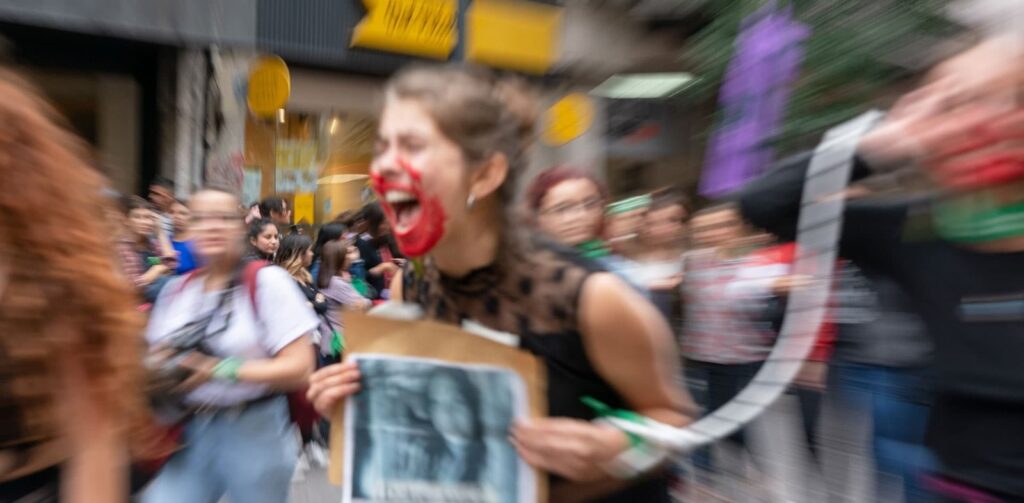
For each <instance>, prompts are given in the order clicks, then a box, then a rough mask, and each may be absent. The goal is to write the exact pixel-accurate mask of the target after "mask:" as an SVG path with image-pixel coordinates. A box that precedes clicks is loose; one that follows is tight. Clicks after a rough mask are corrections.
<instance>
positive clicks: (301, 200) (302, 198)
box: [294, 192, 315, 225]
mask: <svg viewBox="0 0 1024 503" xmlns="http://www.w3.org/2000/svg"><path fill="white" fill-rule="evenodd" d="M314 208H315V207H314V205H313V194H312V193H309V192H303V193H301V194H295V215H294V218H295V223H296V224H310V225H313V218H314V216H313V212H314Z"/></svg>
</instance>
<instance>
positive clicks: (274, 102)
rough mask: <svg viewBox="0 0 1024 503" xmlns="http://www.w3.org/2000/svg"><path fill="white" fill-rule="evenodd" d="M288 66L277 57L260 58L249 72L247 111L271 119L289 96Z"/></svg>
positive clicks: (290, 83)
mask: <svg viewBox="0 0 1024 503" xmlns="http://www.w3.org/2000/svg"><path fill="white" fill-rule="evenodd" d="M291 90H292V81H291V77H290V76H289V74H288V65H286V64H285V62H284V60H283V59H281V58H279V57H277V56H267V57H265V58H261V59H260V60H259V61H258V62H257V63H256V65H255V66H254V67H253V69H252V71H250V72H249V96H248V101H249V109H250V110H252V112H253V113H254V114H256V115H259V116H261V117H273V116H274V113H275V112H277V110H278V109H279V108H283V107H284V105H285V103H287V102H288V96H289V95H290V94H291Z"/></svg>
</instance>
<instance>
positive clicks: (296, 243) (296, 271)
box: [274, 235, 327, 343]
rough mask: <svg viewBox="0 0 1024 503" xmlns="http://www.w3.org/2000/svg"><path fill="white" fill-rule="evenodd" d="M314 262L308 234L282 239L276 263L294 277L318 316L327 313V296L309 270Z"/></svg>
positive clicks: (311, 242) (318, 339)
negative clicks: (321, 291) (317, 285)
mask: <svg viewBox="0 0 1024 503" xmlns="http://www.w3.org/2000/svg"><path fill="white" fill-rule="evenodd" d="M312 263H313V240H311V239H309V237H308V236H300V235H292V236H286V237H285V238H284V239H282V240H281V246H280V248H279V249H278V250H277V253H276V254H275V255H274V264H276V265H279V266H281V267H282V268H284V270H286V271H288V274H290V275H291V277H292V279H294V280H295V283H296V284H297V285H298V286H299V289H300V290H302V293H303V295H304V296H305V297H306V301H307V303H308V304H309V307H310V308H311V309H312V310H313V312H314V313H316V315H317V316H323V315H324V314H326V313H327V298H326V297H324V296H323V294H321V293H320V290H319V289H318V288H317V287H316V283H315V282H314V281H313V276H312V275H311V274H310V272H309V266H310V265H312ZM319 341H320V338H319V337H314V338H313V340H312V341H311V342H316V343H319Z"/></svg>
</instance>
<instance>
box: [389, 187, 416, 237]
mask: <svg viewBox="0 0 1024 503" xmlns="http://www.w3.org/2000/svg"><path fill="white" fill-rule="evenodd" d="M384 201H385V202H387V204H388V206H390V207H391V212H392V214H393V215H394V217H393V220H394V222H393V225H394V231H395V233H396V234H405V233H406V232H408V231H409V230H411V229H412V228H413V227H415V226H416V224H417V223H418V222H419V220H420V216H421V215H422V213H423V211H422V208H421V207H420V200H419V199H418V198H417V197H416V194H414V193H412V192H409V191H404V190H389V191H387V193H386V194H385V195H384Z"/></svg>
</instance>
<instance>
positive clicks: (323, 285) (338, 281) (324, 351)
mask: <svg viewBox="0 0 1024 503" xmlns="http://www.w3.org/2000/svg"><path fill="white" fill-rule="evenodd" d="M321 257H323V262H322V263H321V267H320V275H319V276H318V277H317V287H318V288H319V289H320V292H321V293H323V295H324V297H326V298H327V311H326V316H325V318H326V319H325V320H324V324H323V325H322V326H321V327H320V333H321V335H322V338H321V340H320V343H319V347H320V354H321V357H322V359H324V361H325V362H326V361H330V362H331V363H337V361H338V358H339V357H340V356H341V350H342V349H343V346H344V328H345V324H344V317H343V313H342V311H343V310H351V311H365V310H367V309H369V308H370V305H371V303H370V300H369V299H368V298H366V297H365V296H364V295H363V294H362V293H360V292H359V290H358V289H356V287H355V286H354V285H353V282H352V280H353V278H352V274H351V273H350V272H349V268H350V266H351V265H352V264H353V263H354V262H355V261H356V260H357V259H358V258H359V249H357V248H356V247H355V246H354V245H351V244H349V243H346V242H344V241H336V240H335V241H330V242H328V243H327V244H326V245H324V247H323V250H321Z"/></svg>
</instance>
